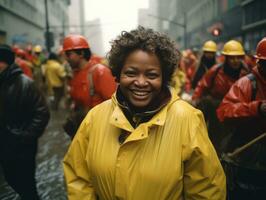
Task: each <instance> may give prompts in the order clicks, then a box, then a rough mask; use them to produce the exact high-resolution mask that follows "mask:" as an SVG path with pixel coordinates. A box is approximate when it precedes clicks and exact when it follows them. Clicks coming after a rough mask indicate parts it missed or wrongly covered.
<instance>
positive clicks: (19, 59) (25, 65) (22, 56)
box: [15, 48, 33, 79]
mask: <svg viewBox="0 0 266 200" xmlns="http://www.w3.org/2000/svg"><path fill="white" fill-rule="evenodd" d="M15 54H16V59H15V63H16V64H17V65H18V66H19V67H20V68H21V69H22V71H23V72H24V74H26V75H27V76H28V77H29V78H31V79H33V74H32V68H33V66H32V64H31V62H29V61H27V60H26V51H24V50H23V49H20V48H17V49H16V50H15Z"/></svg>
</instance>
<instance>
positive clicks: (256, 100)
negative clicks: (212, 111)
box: [217, 38, 266, 200]
mask: <svg viewBox="0 0 266 200" xmlns="http://www.w3.org/2000/svg"><path fill="white" fill-rule="evenodd" d="M255 58H256V59H257V66H256V67H254V68H253V69H252V72H251V74H248V75H247V76H244V77H243V78H241V79H239V80H238V81H237V82H236V83H235V84H233V85H232V87H231V89H230V90H229V92H228V93H227V94H226V96H225V97H224V99H223V101H222V103H221V105H220V106H219V108H218V109H217V116H218V118H219V120H220V121H221V122H226V123H227V124H230V125H231V126H233V128H235V131H234V132H233V135H232V137H231V138H230V140H229V141H228V145H227V148H226V149H225V152H233V151H234V150H235V149H236V148H239V147H241V146H243V145H245V144H247V143H248V142H250V141H251V140H253V139H254V138H256V137H258V136H261V135H262V134H263V133H265V132H266V38H263V39H262V40H261V41H260V42H259V43H258V45H257V52H256V55H255ZM264 135H265V134H264ZM265 138H266V137H264V138H262V139H261V140H259V141H257V142H256V143H255V144H253V145H251V146H250V147H248V148H246V149H245V150H243V151H242V152H241V153H239V154H235V156H231V157H230V158H231V161H232V162H233V163H235V167H234V168H235V170H236V171H235V172H234V174H233V175H234V178H231V177H229V176H230V175H229V174H228V180H230V181H232V182H228V184H229V187H228V188H229V190H228V194H229V199H241V200H245V199H261V198H262V197H263V196H265V191H266V184H265V180H266V159H265V158H266V139H265ZM227 164H228V163H227ZM229 164H230V163H229ZM231 167H232V166H231V165H230V169H231ZM237 174H238V175H237ZM247 176H248V178H246V177H247Z"/></svg>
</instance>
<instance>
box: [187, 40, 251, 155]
mask: <svg viewBox="0 0 266 200" xmlns="http://www.w3.org/2000/svg"><path fill="white" fill-rule="evenodd" d="M222 54H223V55H224V56H225V62H224V63H221V64H217V65H215V66H213V67H212V68H211V69H210V70H209V71H208V72H207V73H206V74H205V75H204V76H203V77H202V79H201V80H200V81H199V82H198V85H197V87H196V89H195V91H194V94H193V96H192V102H193V104H194V105H195V106H196V107H198V108H199V109H201V110H202V111H203V114H204V116H205V120H206V122H207V126H208V132H209V136H210V139H211V141H212V142H213V145H214V146H215V148H216V150H217V153H218V154H220V152H221V148H222V147H221V143H220V142H221V138H220V137H223V135H222V133H220V132H223V133H225V130H224V127H223V126H220V123H219V121H218V119H217V117H216V109H217V107H218V105H219V104H220V102H221V100H222V99H223V97H224V96H225V94H226V93H227V92H228V91H229V89H230V87H231V86H232V85H233V83H234V82H235V81H237V80H238V79H239V78H240V77H242V76H244V75H246V74H247V73H248V72H249V70H248V68H247V66H246V65H245V64H244V63H243V62H242V60H243V58H244V55H245V52H244V49H243V46H242V45H241V43H240V42H238V41H235V40H230V41H228V42H227V43H225V45H224V47H223V51H222Z"/></svg>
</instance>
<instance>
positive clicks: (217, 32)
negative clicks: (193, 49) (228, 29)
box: [211, 28, 222, 37]
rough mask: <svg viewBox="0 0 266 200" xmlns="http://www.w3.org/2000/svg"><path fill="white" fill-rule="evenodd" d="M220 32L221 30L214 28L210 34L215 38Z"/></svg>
mask: <svg viewBox="0 0 266 200" xmlns="http://www.w3.org/2000/svg"><path fill="white" fill-rule="evenodd" d="M221 32H222V30H221V29H220V28H214V29H212V32H211V33H212V35H213V36H215V37H217V36H219V35H221Z"/></svg>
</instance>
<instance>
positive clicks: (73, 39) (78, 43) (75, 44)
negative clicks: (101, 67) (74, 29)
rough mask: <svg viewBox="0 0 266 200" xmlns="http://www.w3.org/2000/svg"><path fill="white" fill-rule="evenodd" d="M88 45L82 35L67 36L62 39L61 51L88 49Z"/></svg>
mask: <svg viewBox="0 0 266 200" xmlns="http://www.w3.org/2000/svg"><path fill="white" fill-rule="evenodd" d="M88 48H90V47H89V44H88V42H87V40H86V38H85V37H83V36H82V35H68V36H67V37H65V38H64V42H63V50H64V51H68V50H74V49H88Z"/></svg>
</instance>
